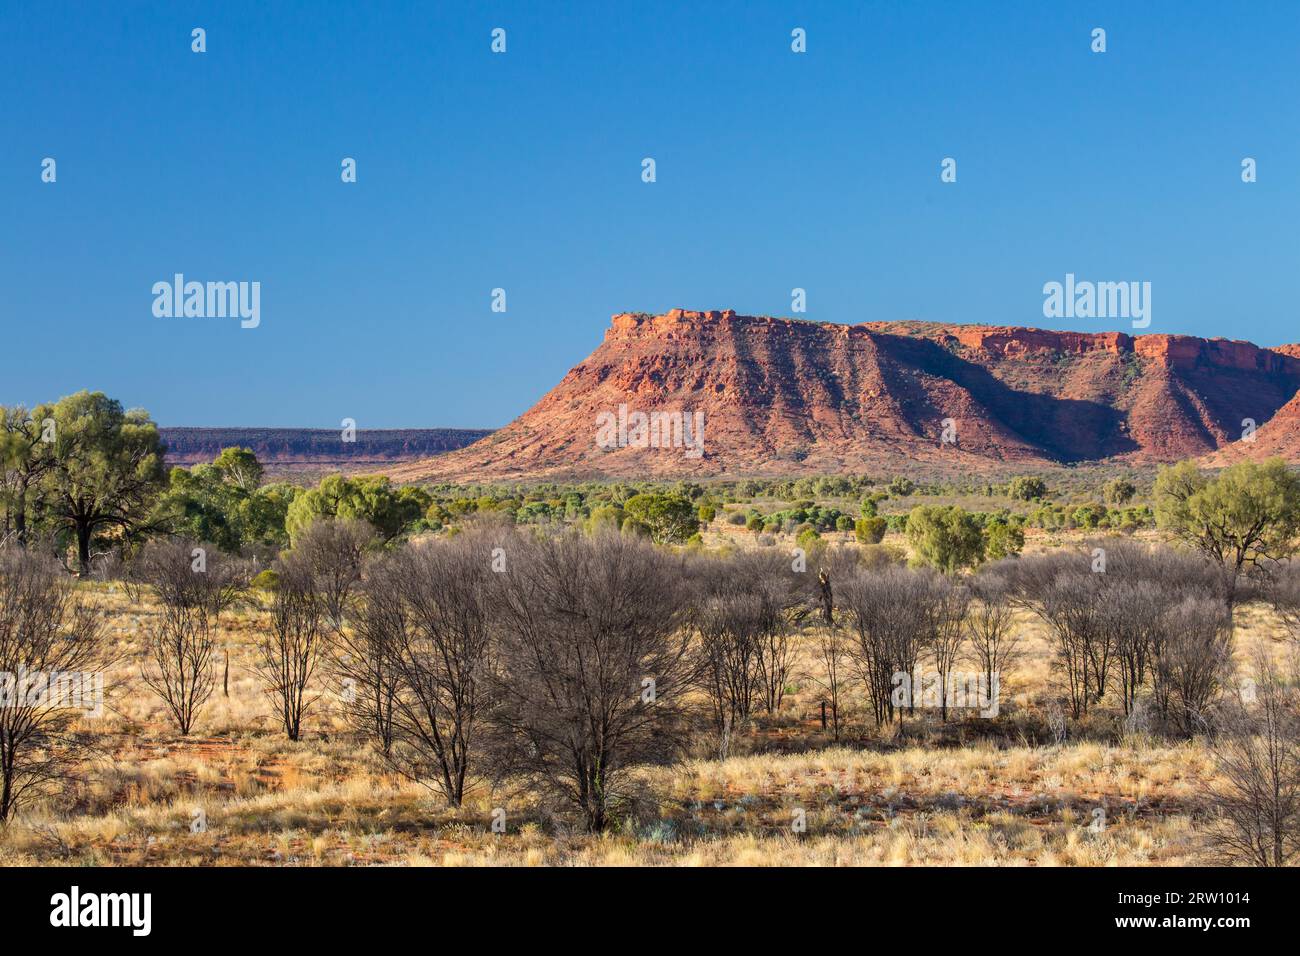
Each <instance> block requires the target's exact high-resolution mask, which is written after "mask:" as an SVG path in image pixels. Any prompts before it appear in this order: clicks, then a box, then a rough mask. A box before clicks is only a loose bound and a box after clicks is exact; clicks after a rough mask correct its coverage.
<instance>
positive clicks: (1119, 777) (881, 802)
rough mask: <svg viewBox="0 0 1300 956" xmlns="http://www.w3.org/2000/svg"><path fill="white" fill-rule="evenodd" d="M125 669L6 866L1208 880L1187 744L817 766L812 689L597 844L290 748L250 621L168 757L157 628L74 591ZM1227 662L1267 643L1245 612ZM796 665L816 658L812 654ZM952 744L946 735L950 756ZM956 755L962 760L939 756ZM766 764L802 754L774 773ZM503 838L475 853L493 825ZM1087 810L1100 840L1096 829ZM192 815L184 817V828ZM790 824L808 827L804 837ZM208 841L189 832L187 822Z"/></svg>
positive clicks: (1123, 738) (923, 751)
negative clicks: (1197, 870)
mask: <svg viewBox="0 0 1300 956" xmlns="http://www.w3.org/2000/svg"><path fill="white" fill-rule="evenodd" d="M87 591H88V594H89V595H90V596H91V598H92V599H93V600H95V601H97V602H99V603H100V604H101V605H102V606H103V607H104V608H105V611H106V613H107V614H108V615H109V621H110V629H111V633H112V634H113V637H114V639H115V640H116V641H118V642H119V643H120V645H121V649H122V650H123V651H124V652H126V654H127V657H125V658H124V661H123V663H122V664H121V665H120V666H119V667H118V668H117V670H116V672H114V673H112V674H110V675H108V677H107V679H106V683H107V684H108V685H109V686H110V687H114V686H115V687H119V688H122V690H121V692H120V693H119V694H117V695H115V699H114V700H113V709H112V711H111V712H110V713H109V714H108V715H107V716H106V717H104V718H103V719H101V720H98V721H95V722H94V723H93V724H92V725H88V726H91V728H92V729H93V730H94V731H95V733H96V734H97V735H98V737H99V739H100V740H101V741H102V746H103V754H102V756H101V757H100V758H99V759H97V760H95V761H93V762H91V763H89V764H87V765H86V766H85V767H84V768H82V769H81V772H80V773H79V780H78V782H77V784H76V785H75V786H74V787H73V788H72V790H71V792H69V793H67V794H64V795H63V797H62V799H60V800H57V801H56V800H49V801H44V802H40V803H37V804H34V805H32V806H31V807H29V808H28V809H27V810H26V811H24V812H23V813H22V814H21V815H20V816H19V818H18V819H17V820H15V821H14V822H13V823H11V824H10V825H9V826H8V827H7V828H5V829H4V830H3V831H2V832H0V864H4V865H40V864H65V863H70V862H71V863H84V864H134V865H138V864H171V865H232V864H244V865H246V864H268V865H371V864H405V865H642V864H652V865H684V866H693V865H950V864H963V865H1030V866H1053V865H1064V866H1075V865H1086V866H1107V865H1182V864H1188V863H1196V862H1208V861H1209V860H1210V857H1209V856H1208V854H1207V849H1206V846H1205V845H1204V842H1203V840H1202V836H1201V829H1202V826H1203V823H1204V820H1205V813H1206V810H1205V805H1204V797H1205V794H1206V791H1207V787H1208V785H1209V783H1210V782H1211V780H1212V779H1213V775H1214V770H1213V761H1212V759H1211V757H1210V755H1209V754H1208V752H1207V751H1206V749H1205V748H1204V746H1203V745H1202V744H1200V743H1199V742H1195V741H1192V742H1187V743H1183V744H1169V743H1166V742H1156V741H1152V740H1149V739H1146V738H1144V737H1142V736H1140V735H1131V734H1130V735H1125V734H1124V733H1123V730H1122V727H1117V728H1116V730H1115V733H1114V734H1113V736H1112V737H1111V738H1110V739H1108V740H1106V741H1105V742H1102V741H1099V740H1092V741H1067V742H1065V743H1064V744H1061V745H1046V746H1034V745H1031V744H1030V742H1029V741H1025V742H1021V741H1019V740H1017V739H1016V737H1015V732H1014V731H1008V732H1005V733H1003V734H1002V735H1001V736H996V737H993V736H989V735H988V734H987V723H986V724H985V725H983V726H979V725H978V722H977V721H975V720H974V719H971V720H970V721H967V722H966V723H964V724H963V723H962V722H960V721H959V722H957V723H956V724H954V725H953V726H950V727H947V728H933V727H931V728H930V730H931V731H935V733H934V734H931V733H930V732H926V733H924V734H922V738H921V739H920V740H917V739H916V738H915V737H912V736H901V735H896V734H890V733H887V734H885V735H884V736H883V737H881V736H880V735H878V734H877V733H876V732H875V731H874V730H873V729H870V728H867V727H865V726H862V725H858V724H852V723H851V725H850V727H849V728H848V730H847V731H846V743H845V744H843V745H840V746H833V745H828V742H827V741H826V740H825V738H824V737H823V735H822V734H821V732H820V727H819V724H818V721H817V719H816V712H817V701H818V699H819V698H818V696H817V693H816V688H815V686H814V685H813V684H812V682H811V681H809V680H806V679H799V680H797V681H795V682H794V684H793V686H792V688H791V692H790V694H789V697H788V700H787V707H786V709H785V711H784V712H783V715H782V718H781V720H779V721H774V722H772V724H771V725H769V726H766V727H764V728H762V729H761V732H760V734H759V735H758V737H756V738H754V739H751V740H750V741H748V742H747V746H750V747H769V748H772V749H770V750H768V751H766V752H756V753H749V754H745V755H740V756H733V757H731V758H729V759H727V760H722V761H718V760H706V759H697V760H693V761H691V762H688V763H686V764H684V765H682V766H679V767H676V768H671V769H647V770H645V771H643V772H641V775H640V778H641V779H640V781H639V782H641V783H642V784H643V785H644V792H645V793H646V794H649V795H650V799H649V802H648V803H643V804H642V805H640V807H639V812H638V813H637V815H636V816H635V817H632V816H629V817H628V818H627V820H626V821H625V822H624V823H622V824H621V825H620V826H619V827H617V828H616V829H615V830H614V832H612V833H608V834H605V835H602V836H595V837H593V836H588V835H585V834H581V833H578V832H573V831H570V830H568V829H567V828H565V827H564V826H563V825H562V824H559V825H557V824H555V823H554V822H553V821H552V822H544V821H546V820H548V819H549V818H548V817H546V816H544V815H543V814H542V812H541V808H540V807H539V806H537V805H536V804H534V803H533V802H532V801H531V800H529V799H528V798H520V797H519V796H517V795H516V796H513V797H509V798H507V797H505V796H503V795H500V794H497V795H494V794H492V793H489V792H486V791H485V790H482V789H480V790H478V791H475V792H474V793H472V794H471V797H470V799H469V800H468V801H467V804H466V806H464V807H463V808H461V809H459V810H455V811H451V810H448V809H447V808H446V807H444V806H443V805H441V803H440V801H439V798H438V797H437V795H436V794H433V793H431V792H429V791H428V790H426V789H424V788H422V787H420V786H418V785H416V784H414V783H412V782H410V781H407V780H403V779H400V778H398V777H396V776H394V775H393V774H391V773H390V772H388V771H387V770H386V769H385V768H384V767H383V766H382V765H380V764H379V763H377V762H376V761H375V760H374V759H373V758H372V757H371V756H370V755H368V754H367V752H366V750H365V748H364V747H362V746H361V745H360V744H358V743H357V742H355V741H354V740H353V739H352V738H351V737H350V736H349V735H348V734H346V732H345V730H346V728H345V726H344V724H343V722H342V720H341V718H340V716H339V715H338V714H337V713H336V712H335V711H334V709H333V708H332V702H331V699H330V698H329V696H328V694H326V696H324V697H322V699H321V701H320V704H319V705H318V709H317V711H316V712H315V714H314V716H313V717H312V719H311V720H310V721H309V723H310V732H309V733H308V734H307V738H306V739H305V740H303V741H301V742H297V743H293V742H290V741H288V740H286V739H285V738H284V735H283V733H282V732H281V731H280V730H279V728H278V727H277V725H276V723H275V721H274V719H273V718H272V717H271V712H270V709H269V707H268V704H267V701H266V700H265V699H264V697H263V696H262V694H261V692H260V690H259V687H258V684H257V681H256V679H255V677H254V676H253V674H252V673H251V671H250V670H249V667H250V665H251V663H252V647H253V639H254V636H255V634H256V633H257V632H258V629H259V628H261V627H264V626H265V624H266V621H265V614H264V612H262V611H258V610H244V611H237V612H234V613H232V614H230V615H229V616H228V617H227V618H226V619H225V625H224V634H223V637H224V638H225V639H227V640H228V643H229V646H230V648H231V655H232V665H231V683H230V696H229V697H228V698H227V697H224V696H223V695H222V693H221V690H220V686H218V690H217V692H216V694H215V695H214V697H213V699H212V701H211V703H210V704H209V706H208V707H207V709H206V710H205V711H204V712H203V714H202V717H201V719H200V721H199V725H198V731H197V732H196V733H195V734H194V735H192V736H191V737H190V738H180V737H179V736H177V735H176V733H175V732H174V730H172V729H171V728H170V727H169V726H168V724H167V722H166V720H165V714H164V712H163V710H162V708H161V707H160V706H159V705H158V703H157V701H156V700H154V699H153V698H152V697H151V696H150V694H149V693H148V691H147V689H146V688H144V687H143V686H142V685H141V684H140V683H139V681H138V674H139V669H140V663H141V661H140V653H141V644H140V639H141V634H142V633H143V629H144V628H147V627H148V626H149V624H150V621H151V619H152V618H153V616H154V615H156V613H157V611H156V608H155V607H153V606H152V604H151V603H149V602H148V601H146V602H145V603H144V604H143V605H142V606H132V605H130V604H129V602H128V601H127V599H126V597H125V595H124V594H123V593H122V592H121V590H120V589H117V588H111V587H103V586H97V587H94V588H87ZM1241 614H1242V616H1241V618H1240V619H1239V622H1240V625H1241V632H1242V636H1243V637H1244V638H1245V640H1243V641H1242V642H1241V643H1242V644H1243V645H1245V644H1247V643H1249V641H1250V640H1251V639H1252V638H1255V637H1260V636H1264V637H1266V638H1271V637H1272V636H1273V635H1276V634H1277V628H1276V625H1275V623H1274V622H1273V621H1272V620H1271V618H1270V616H1269V614H1268V612H1267V611H1266V610H1265V609H1262V608H1257V607H1250V608H1245V609H1242V612H1241ZM1020 624H1021V626H1022V629H1023V633H1024V634H1025V649H1026V654H1025V656H1024V659H1023V661H1022V662H1021V664H1020V668H1019V670H1018V671H1017V673H1016V674H1014V675H1013V676H1012V678H1011V679H1010V680H1009V681H1007V685H1008V686H1005V687H1004V694H1005V695H1006V697H1007V698H1008V703H1007V704H1006V705H1004V710H1009V711H1010V713H1009V714H1005V715H1004V716H1005V717H1006V720H1007V721H1008V722H1009V723H1010V725H1011V726H1014V725H1015V723H1014V722H1015V720H1016V715H1017V714H1019V715H1021V716H1022V717H1023V716H1025V715H1029V714H1032V713H1033V711H1034V708H1035V707H1037V706H1038V703H1037V702H1038V699H1039V697H1040V696H1041V695H1042V694H1043V692H1044V689H1045V686H1046V684H1047V682H1048V681H1049V679H1050V659H1051V658H1050V645H1049V644H1048V642H1047V640H1046V635H1045V633H1044V631H1043V629H1042V627H1041V625H1040V624H1039V623H1038V622H1036V621H1035V620H1033V619H1032V618H1029V617H1026V618H1024V619H1023V620H1021V622H1020ZM809 656H810V655H809ZM954 735H955V736H954ZM954 742H957V743H961V744H962V745H961V746H947V745H940V744H951V743H954ZM776 749H782V750H786V751H797V752H784V753H782V752H775V750H776ZM497 806H501V807H503V808H504V809H505V811H506V820H507V832H505V833H504V834H494V833H492V832H491V828H490V825H489V824H490V821H491V814H492V811H493V809H494V808H495V807H497ZM1099 808H1100V810H1101V812H1103V813H1104V826H1102V827H1100V828H1098V827H1096V826H1095V821H1096V820H1097V817H1096V814H1097V812H1098V809H1099ZM200 811H201V812H202V816H201V817H200V816H199V812H200ZM796 817H800V818H801V819H802V821H803V822H804V823H805V824H806V827H805V829H804V830H803V831H802V832H800V831H798V830H797V829H796V827H795V826H794V822H795V819H796ZM200 819H201V820H202V821H203V822H204V824H205V825H204V826H203V827H199V826H197V824H196V820H200Z"/></svg>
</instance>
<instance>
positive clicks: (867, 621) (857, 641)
mask: <svg viewBox="0 0 1300 956" xmlns="http://www.w3.org/2000/svg"><path fill="white" fill-rule="evenodd" d="M934 578H935V574H934V572H930V571H911V570H908V569H906V568H899V567H885V568H882V569H881V570H878V571H872V572H868V571H865V570H864V571H861V572H859V573H858V574H856V575H855V576H853V577H852V578H850V579H849V580H847V581H845V582H844V583H843V584H842V585H841V586H840V587H839V588H838V592H839V595H840V606H841V607H842V608H843V609H844V611H845V613H846V616H847V617H848V620H849V621H850V622H851V624H852V627H853V636H854V641H853V658H854V665H855V667H856V669H857V671H858V673H859V675H860V676H861V678H862V680H863V681H864V683H865V684H866V688H867V697H868V699H869V700H870V702H871V708H872V713H873V715H874V717H875V720H876V723H877V724H883V723H885V722H886V721H888V720H893V719H894V717H895V716H897V717H898V718H899V720H900V721H901V720H902V715H903V712H902V710H900V709H898V708H896V707H895V705H894V700H893V690H894V687H895V676H896V675H900V674H906V675H907V676H908V678H909V679H910V678H911V677H912V675H914V674H916V672H917V661H918V660H919V659H920V656H921V653H922V651H923V650H924V649H925V648H926V647H927V646H928V643H929V641H930V639H931V637H932V634H933V609H932V607H931V601H932V600H933V597H934V593H933V590H934V587H935V582H934ZM914 706H915V700H910V701H909V702H908V705H907V709H908V710H909V711H910V710H912V709H913V708H914Z"/></svg>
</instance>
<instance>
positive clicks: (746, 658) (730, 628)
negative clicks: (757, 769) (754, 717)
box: [694, 588, 760, 759]
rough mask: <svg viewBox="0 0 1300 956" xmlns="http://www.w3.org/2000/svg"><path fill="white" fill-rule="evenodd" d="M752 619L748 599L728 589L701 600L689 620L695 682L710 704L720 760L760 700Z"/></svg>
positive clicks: (723, 757) (727, 751) (755, 642)
mask: <svg viewBox="0 0 1300 956" xmlns="http://www.w3.org/2000/svg"><path fill="white" fill-rule="evenodd" d="M752 618H753V614H752V609H751V607H750V604H749V600H748V597H747V596H746V595H745V594H743V593H737V592H736V591H733V590H732V589H731V588H727V589H726V590H724V591H723V593H717V594H713V595H711V596H708V597H705V598H704V599H703V606H702V607H700V608H699V609H698V611H697V612H696V613H695V615H694V620H695V626H696V628H697V630H698V632H699V638H700V640H699V656H700V666H699V667H698V669H697V671H696V679H697V682H698V684H699V686H700V688H701V689H702V690H703V691H704V694H705V696H706V697H707V698H708V701H709V705H710V710H711V714H712V717H713V727H714V730H715V731H716V732H717V734H718V756H719V758H720V759H725V758H726V757H727V755H728V754H729V752H730V750H731V740H732V735H733V734H734V733H735V732H736V731H737V729H738V728H740V727H742V726H743V725H744V724H746V723H748V722H749V719H750V716H751V714H752V712H753V709H754V704H755V701H756V700H757V698H758V696H759V695H758V687H759V683H760V678H759V668H758V641H757V639H756V632H757V629H756V628H755V627H754V626H753V625H752V623H751V621H752Z"/></svg>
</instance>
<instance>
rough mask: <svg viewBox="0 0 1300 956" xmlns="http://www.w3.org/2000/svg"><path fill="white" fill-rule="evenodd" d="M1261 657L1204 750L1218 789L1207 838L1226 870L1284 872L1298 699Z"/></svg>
mask: <svg viewBox="0 0 1300 956" xmlns="http://www.w3.org/2000/svg"><path fill="white" fill-rule="evenodd" d="M1290 670H1291V672H1292V673H1291V675H1290V679H1288V677H1287V676H1286V675H1284V674H1283V673H1281V672H1280V671H1279V668H1278V667H1277V665H1276V664H1275V663H1274V662H1273V661H1272V660H1271V658H1270V657H1269V655H1268V653H1267V652H1266V651H1263V650H1260V651H1258V652H1256V654H1255V655H1254V668H1253V676H1252V678H1251V679H1250V680H1249V681H1247V682H1243V683H1242V684H1240V685H1238V687H1237V688H1236V693H1234V694H1231V695H1229V697H1228V700H1227V702H1226V707H1224V708H1223V710H1222V712H1221V713H1220V715H1219V718H1218V721H1217V727H1216V728H1215V733H1214V734H1213V736H1212V737H1211V741H1210V746H1211V749H1212V750H1213V753H1214V756H1215V758H1216V762H1217V765H1218V770H1219V778H1220V781H1221V782H1220V783H1219V784H1218V785H1217V786H1216V788H1215V790H1214V792H1213V798H1214V803H1215V806H1216V808H1217V809H1218V811H1219V813H1218V818H1217V820H1216V821H1215V822H1214V823H1213V824H1212V826H1211V830H1210V832H1211V834H1212V837H1213V839H1214V840H1215V843H1216V845H1217V848H1218V850H1219V852H1220V854H1221V855H1222V856H1223V857H1224V858H1225V859H1226V860H1227V861H1229V862H1235V863H1245V864H1248V865H1250V866H1286V865H1287V864H1288V863H1289V862H1291V861H1292V860H1294V859H1295V858H1296V857H1297V855H1298V854H1300V699H1298V696H1297V678H1298V677H1300V674H1298V673H1296V671H1297V668H1296V666H1295V661H1294V658H1293V659H1292V661H1291V667H1290Z"/></svg>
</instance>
